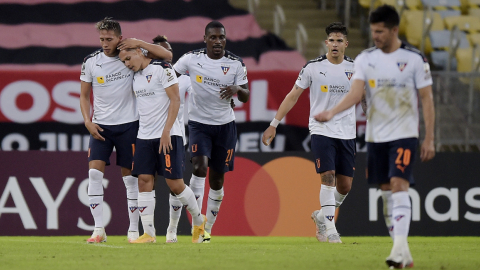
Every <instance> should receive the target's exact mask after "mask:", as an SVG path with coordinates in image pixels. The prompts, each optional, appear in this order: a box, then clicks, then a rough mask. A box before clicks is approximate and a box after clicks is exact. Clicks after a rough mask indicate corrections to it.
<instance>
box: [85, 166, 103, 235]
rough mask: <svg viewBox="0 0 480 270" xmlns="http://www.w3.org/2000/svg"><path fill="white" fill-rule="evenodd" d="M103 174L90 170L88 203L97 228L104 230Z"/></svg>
mask: <svg viewBox="0 0 480 270" xmlns="http://www.w3.org/2000/svg"><path fill="white" fill-rule="evenodd" d="M102 180H103V173H102V172H101V171H99V170H96V169H90V170H88V190H87V193H88V202H89V204H90V212H91V213H92V216H93V220H94V221H95V227H96V228H103V185H102Z"/></svg>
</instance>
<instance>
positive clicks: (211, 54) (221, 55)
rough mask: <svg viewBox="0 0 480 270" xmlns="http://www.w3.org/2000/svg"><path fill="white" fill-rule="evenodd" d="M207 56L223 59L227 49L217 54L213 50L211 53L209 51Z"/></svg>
mask: <svg viewBox="0 0 480 270" xmlns="http://www.w3.org/2000/svg"><path fill="white" fill-rule="evenodd" d="M207 56H208V58H210V59H213V60H218V59H222V57H223V56H225V50H224V51H223V52H222V54H219V55H215V54H214V53H213V52H212V53H210V52H208V51H207Z"/></svg>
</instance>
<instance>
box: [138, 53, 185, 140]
mask: <svg viewBox="0 0 480 270" xmlns="http://www.w3.org/2000/svg"><path fill="white" fill-rule="evenodd" d="M176 83H178V79H177V76H176V75H175V72H174V71H173V69H172V66H171V65H170V64H169V63H167V62H163V61H159V60H152V61H151V62H150V64H149V65H148V66H147V67H146V68H145V69H143V70H139V71H137V72H135V76H134V80H133V91H134V92H135V96H136V97H137V108H138V113H139V115H140V123H139V129H138V135H137V138H139V139H144V140H147V139H156V138H160V137H162V132H163V128H164V127H165V123H166V122H167V116H168V107H169V106H170V99H169V98H168V95H167V92H166V91H165V88H168V87H170V86H172V85H174V84H176ZM170 135H172V136H173V135H177V136H182V130H181V128H180V124H179V122H178V119H175V122H174V124H173V126H172V129H171V131H170Z"/></svg>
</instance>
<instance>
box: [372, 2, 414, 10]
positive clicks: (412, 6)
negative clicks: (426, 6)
mask: <svg viewBox="0 0 480 270" xmlns="http://www.w3.org/2000/svg"><path fill="white" fill-rule="evenodd" d="M400 2H403V3H405V6H406V8H407V9H409V10H421V9H422V1H421V0H405V1H400ZM398 3H399V1H398V0H380V5H390V6H394V7H396V6H397V5H398Z"/></svg>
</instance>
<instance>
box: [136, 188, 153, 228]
mask: <svg viewBox="0 0 480 270" xmlns="http://www.w3.org/2000/svg"><path fill="white" fill-rule="evenodd" d="M138 210H139V211H140V218H141V219H142V225H143V231H144V232H145V233H146V234H148V235H150V236H153V237H155V224H154V223H153V214H154V212H155V191H149V192H140V193H138Z"/></svg>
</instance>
